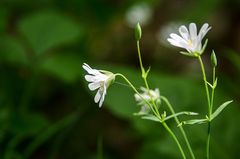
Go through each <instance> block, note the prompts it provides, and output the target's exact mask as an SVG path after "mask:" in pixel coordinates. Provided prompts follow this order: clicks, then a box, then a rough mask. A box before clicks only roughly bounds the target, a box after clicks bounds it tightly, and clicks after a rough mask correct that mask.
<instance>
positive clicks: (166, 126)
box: [162, 122, 186, 159]
mask: <svg viewBox="0 0 240 159" xmlns="http://www.w3.org/2000/svg"><path fill="white" fill-rule="evenodd" d="M162 124H163V126H164V127H165V129H166V130H167V131H168V132H169V134H170V135H171V136H172V138H173V139H174V141H175V142H176V144H177V145H178V148H179V150H180V152H181V154H182V157H183V159H186V156H185V153H184V151H183V149H182V146H181V144H180V143H179V141H178V139H177V137H176V135H175V134H174V133H173V132H172V130H171V129H170V128H169V127H168V125H167V124H166V123H165V122H162Z"/></svg>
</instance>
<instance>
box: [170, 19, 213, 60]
mask: <svg viewBox="0 0 240 159" xmlns="http://www.w3.org/2000/svg"><path fill="white" fill-rule="evenodd" d="M210 29H211V27H209V25H208V24H207V23H205V24H204V25H203V26H202V27H201V29H200V31H199V33H198V34H197V26H196V24H195V23H191V24H189V30H188V29H187V27H186V26H184V25H182V26H180V27H179V30H178V31H179V33H180V35H181V36H179V35H177V34H175V33H171V34H170V38H168V39H167V40H168V41H169V42H170V44H172V45H174V46H177V47H180V48H184V49H186V50H187V51H188V53H187V54H188V55H190V56H194V55H195V54H198V55H199V54H201V53H202V52H203V50H204V47H205V46H203V47H202V39H203V37H204V36H205V35H206V34H207V32H208V31H209V30H210ZM183 54H186V53H184V52H183Z"/></svg>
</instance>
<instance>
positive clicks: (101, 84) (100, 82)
mask: <svg viewBox="0 0 240 159" xmlns="http://www.w3.org/2000/svg"><path fill="white" fill-rule="evenodd" d="M82 67H83V69H84V70H86V71H87V72H88V75H85V79H86V80H87V81H88V82H89V84H88V88H89V89H90V90H91V91H94V90H96V89H98V91H97V94H96V95H95V97H94V102H95V103H98V102H99V107H101V106H102V104H103V101H104V98H105V95H106V94H107V88H108V87H109V85H110V84H111V83H112V82H113V81H114V80H115V75H114V74H113V73H111V72H108V71H102V70H96V69H92V68H91V67H90V66H89V65H88V64H86V63H84V64H83V66H82Z"/></svg>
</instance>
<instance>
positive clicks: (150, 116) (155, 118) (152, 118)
mask: <svg viewBox="0 0 240 159" xmlns="http://www.w3.org/2000/svg"><path fill="white" fill-rule="evenodd" d="M142 119H146V120H152V121H156V122H160V120H159V119H158V118H157V117H156V116H154V115H151V114H150V115H147V116H143V117H142Z"/></svg>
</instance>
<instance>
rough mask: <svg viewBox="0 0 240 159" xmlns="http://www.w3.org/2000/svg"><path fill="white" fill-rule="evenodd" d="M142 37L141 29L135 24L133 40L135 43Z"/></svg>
mask: <svg viewBox="0 0 240 159" xmlns="http://www.w3.org/2000/svg"><path fill="white" fill-rule="evenodd" d="M141 37H142V29H141V26H140V24H139V23H137V25H136V27H135V38H136V40H137V41H139V40H140V39H141Z"/></svg>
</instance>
